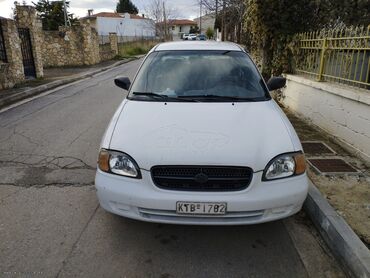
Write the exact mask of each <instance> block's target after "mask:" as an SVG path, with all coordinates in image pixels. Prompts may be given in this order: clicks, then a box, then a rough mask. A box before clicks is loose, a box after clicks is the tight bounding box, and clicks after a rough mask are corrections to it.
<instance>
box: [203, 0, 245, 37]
mask: <svg viewBox="0 0 370 278" xmlns="http://www.w3.org/2000/svg"><path fill="white" fill-rule="evenodd" d="M198 1H199V4H200V5H202V6H203V7H204V8H205V10H206V11H207V12H208V13H215V16H216V20H215V29H221V32H222V40H229V41H236V42H238V43H240V42H241V41H242V30H243V23H244V13H245V1H243V0H198Z"/></svg>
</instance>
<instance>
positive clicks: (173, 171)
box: [151, 166, 253, 191]
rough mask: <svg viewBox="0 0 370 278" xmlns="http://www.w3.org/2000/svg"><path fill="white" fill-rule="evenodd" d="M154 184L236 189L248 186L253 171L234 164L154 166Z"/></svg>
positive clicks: (225, 189)
mask: <svg viewBox="0 0 370 278" xmlns="http://www.w3.org/2000/svg"><path fill="white" fill-rule="evenodd" d="M151 173H152V179H153V182H154V184H155V185H156V186H158V187H160V188H163V189H169V190H187V191H237V190H242V189H245V188H247V187H248V186H249V184H250V182H251V180H252V176H253V171H252V169H251V168H249V167H234V166H154V167H153V168H152V169H151Z"/></svg>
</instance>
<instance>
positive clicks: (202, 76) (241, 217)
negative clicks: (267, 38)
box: [95, 41, 308, 225]
mask: <svg viewBox="0 0 370 278" xmlns="http://www.w3.org/2000/svg"><path fill="white" fill-rule="evenodd" d="M115 83H116V85H118V86H119V87H121V88H123V89H126V90H128V91H129V93H128V96H127V98H126V99H124V100H123V102H122V103H121V105H120V106H119V108H118V110H117V111H116V113H115V115H114V116H113V118H112V120H111V122H110V124H109V126H108V128H107V130H106V132H105V135H104V137H103V140H102V143H101V149H100V153H99V160H98V169H97V172H96V179H95V186H96V189H97V196H98V198H99V202H100V204H101V206H102V207H103V208H104V209H105V210H107V211H109V212H111V213H115V214H118V215H122V216H125V217H128V218H133V219H138V220H144V221H151V222H160V223H175V224H200V225H237V224H255V223H262V222H267V221H272V220H276V219H281V218H285V217H288V216H290V215H292V214H295V213H296V212H298V211H299V210H300V209H301V207H302V204H303V202H304V200H305V198H306V196H307V190H308V179H307V176H306V173H305V169H306V166H305V159H304V155H303V151H302V146H301V144H300V141H299V139H298V137H297V135H296V133H295V131H294V129H293V127H292V125H291V124H290V122H289V120H288V119H287V118H286V116H285V114H284V113H283V112H282V111H281V110H280V108H279V106H278V105H277V104H276V103H275V101H274V100H272V99H271V96H270V94H269V90H274V89H278V88H281V87H283V86H284V85H285V79H284V78H282V77H274V78H272V79H270V81H269V82H268V83H267V84H266V83H265V82H264V81H263V79H262V77H261V75H260V73H259V72H258V70H257V68H256V66H255V64H254V63H253V62H252V60H251V58H250V57H249V55H248V54H247V53H246V52H245V51H244V50H243V49H242V48H241V47H240V46H238V45H236V44H232V43H221V42H211V41H207V42H197V41H194V42H192V43H190V42H189V43H183V42H172V43H163V44H160V45H157V46H156V47H154V48H153V49H152V50H151V51H150V53H149V54H148V55H147V56H146V58H145V59H144V61H143V63H142V65H141V67H140V69H139V71H138V73H137V75H136V77H135V78H134V81H133V83H132V84H131V83H130V81H129V79H128V78H126V77H120V78H117V79H115Z"/></svg>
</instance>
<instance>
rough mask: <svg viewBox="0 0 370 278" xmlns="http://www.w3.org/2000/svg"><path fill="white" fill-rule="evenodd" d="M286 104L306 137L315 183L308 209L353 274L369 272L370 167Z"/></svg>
mask: <svg viewBox="0 0 370 278" xmlns="http://www.w3.org/2000/svg"><path fill="white" fill-rule="evenodd" d="M282 108H283V110H284V112H285V113H286V115H287V116H288V118H289V120H290V122H291V123H292V125H293V126H294V128H295V130H296V132H297V134H298V136H299V138H300V140H301V142H302V146H303V149H304V151H305V155H306V160H307V165H308V171H307V172H308V176H309V178H310V179H311V181H312V182H313V185H311V186H310V192H309V196H308V198H307V200H306V202H305V210H306V212H307V213H308V214H309V215H310V217H311V219H312V220H313V222H314V223H315V226H316V227H317V229H318V230H319V232H320V234H321V236H322V237H323V238H324V240H325V241H326V243H327V244H328V245H329V247H330V248H331V250H332V252H333V253H334V254H335V255H336V257H337V259H338V260H339V261H341V262H342V264H343V265H345V266H346V267H347V268H349V269H350V270H349V273H351V274H352V275H355V276H357V275H360V277H367V275H368V274H369V269H370V264H369V262H370V256H369V248H370V168H369V167H368V165H366V164H365V163H364V162H363V161H361V160H360V159H359V158H357V157H356V156H354V155H353V154H351V153H349V152H348V151H347V150H346V149H344V148H343V147H342V146H341V145H340V144H338V142H337V140H336V139H335V138H333V136H331V135H330V134H328V133H326V132H325V131H324V130H321V129H319V128H318V127H316V126H313V125H310V124H309V123H308V122H306V121H305V120H303V119H301V118H299V117H297V115H295V114H293V113H292V112H290V111H289V110H288V109H285V108H284V107H282ZM329 204H330V205H331V206H330V205H329ZM333 208H334V210H335V211H334V210H333ZM343 219H344V220H345V221H344V220H343ZM346 222H347V223H346ZM348 225H349V226H348ZM352 230H353V231H354V232H355V233H356V234H357V236H358V237H356V235H355V234H354V233H353V231H352ZM359 239H360V240H359ZM361 241H362V243H361ZM366 247H367V248H366ZM364 275H365V276H364Z"/></svg>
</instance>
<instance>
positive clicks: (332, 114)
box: [282, 75, 370, 162]
mask: <svg viewBox="0 0 370 278" xmlns="http://www.w3.org/2000/svg"><path fill="white" fill-rule="evenodd" d="M287 79H288V83H287V86H286V88H285V89H284V91H283V97H282V103H283V104H284V105H285V106H287V107H288V108H289V109H291V110H292V111H294V112H295V113H297V114H299V115H301V116H302V117H304V118H306V119H307V120H309V121H310V122H311V123H313V124H315V125H316V126H318V127H320V128H322V129H324V130H326V131H327V132H328V133H330V134H331V135H333V136H334V137H335V138H336V139H338V140H339V141H341V142H342V143H343V144H342V146H345V147H348V149H350V151H351V152H352V153H353V154H357V155H358V156H360V157H361V158H363V159H365V160H366V161H368V162H370V93H369V91H368V90H364V89H357V88H353V87H349V86H348V87H347V86H345V85H342V86H340V85H338V84H331V83H327V82H316V81H312V80H309V79H306V78H304V77H300V76H296V75H287Z"/></svg>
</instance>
